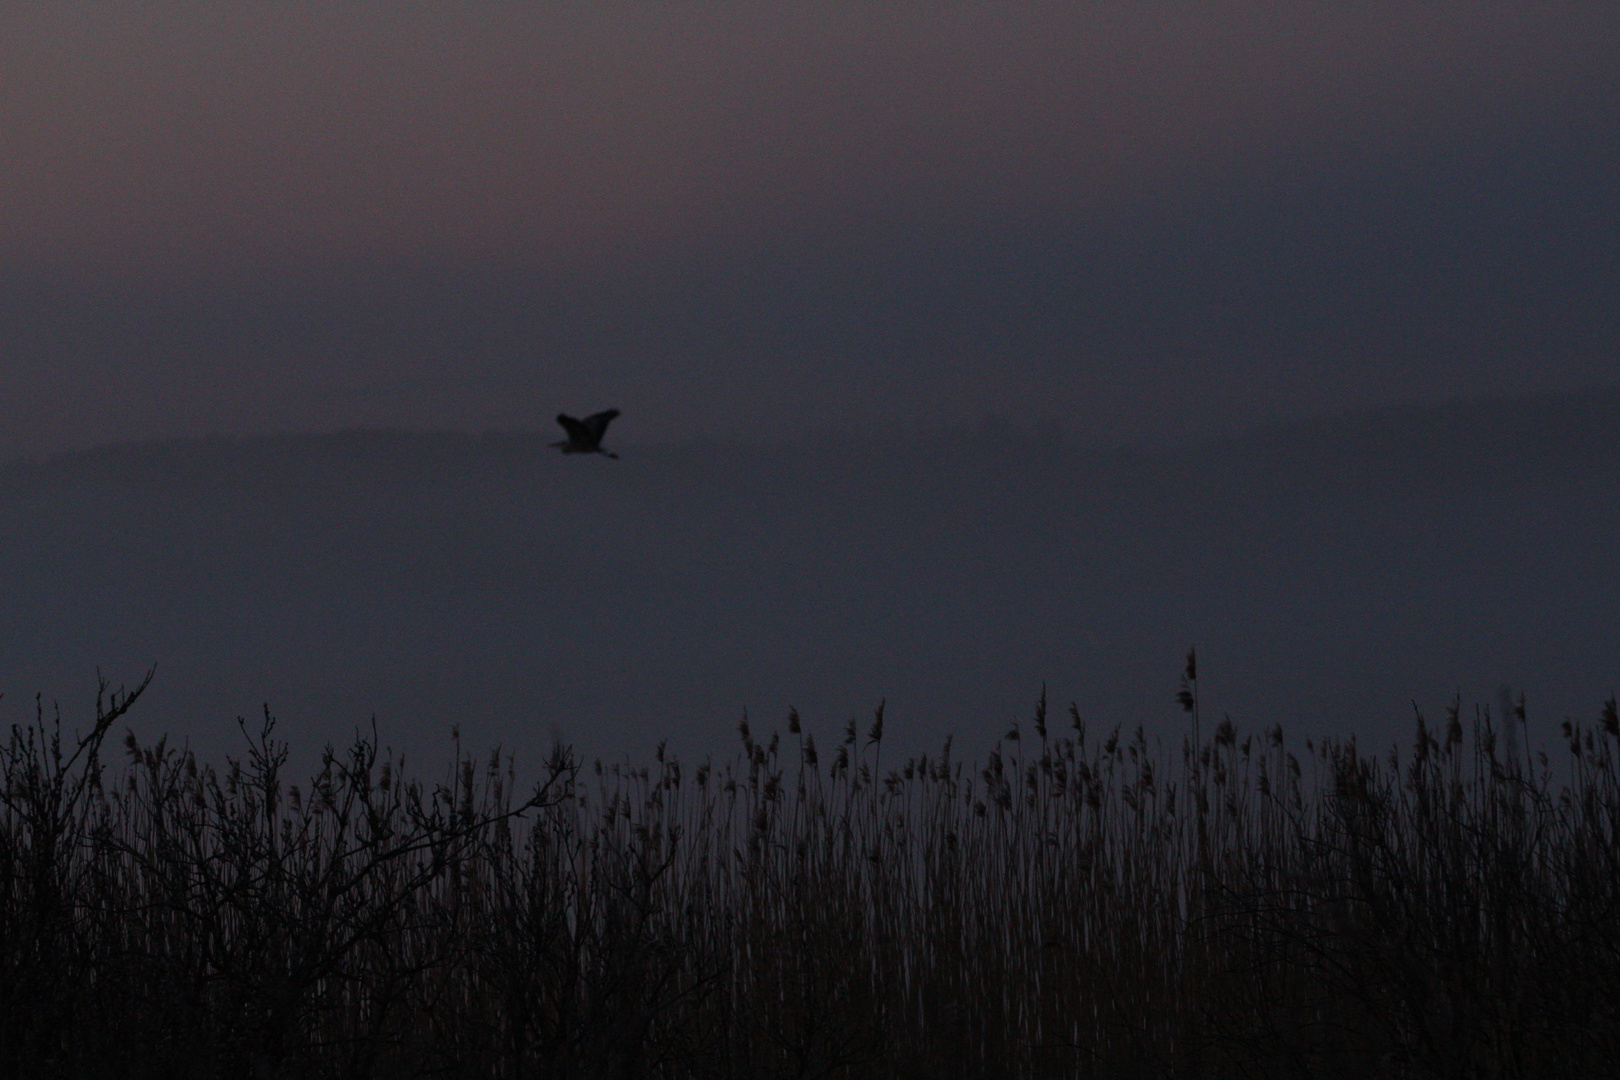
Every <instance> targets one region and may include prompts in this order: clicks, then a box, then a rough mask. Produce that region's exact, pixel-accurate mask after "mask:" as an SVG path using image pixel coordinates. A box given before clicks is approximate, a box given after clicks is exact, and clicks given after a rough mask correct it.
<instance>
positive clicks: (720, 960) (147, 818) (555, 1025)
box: [0, 654, 1620, 1078]
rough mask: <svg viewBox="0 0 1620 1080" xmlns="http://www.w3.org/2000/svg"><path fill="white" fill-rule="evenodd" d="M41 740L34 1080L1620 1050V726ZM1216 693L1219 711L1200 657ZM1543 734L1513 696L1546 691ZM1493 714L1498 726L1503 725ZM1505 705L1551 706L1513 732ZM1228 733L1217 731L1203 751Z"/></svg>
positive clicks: (24, 863) (1227, 1066)
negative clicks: (1294, 747)
mask: <svg viewBox="0 0 1620 1080" xmlns="http://www.w3.org/2000/svg"><path fill="white" fill-rule="evenodd" d="M145 685H146V684H145V683H144V682H143V683H142V684H141V685H140V686H139V687H137V688H136V689H135V690H133V691H131V692H129V693H127V694H126V693H123V692H119V693H115V694H111V695H108V694H107V692H106V690H107V688H106V687H105V686H103V687H102V691H103V694H102V700H101V701H100V702H99V703H98V706H97V712H96V718H95V720H94V723H93V724H92V726H91V730H90V733H89V734H88V735H86V736H83V737H78V738H69V739H65V738H64V736H63V734H62V729H61V722H60V719H59V718H55V719H53V720H52V721H51V722H47V721H46V720H45V717H44V710H43V709H40V710H39V712H38V719H37V721H36V723H35V725H34V726H33V727H31V728H15V729H13V731H12V733H11V738H10V741H9V742H8V743H7V744H6V746H5V750H4V757H3V762H0V764H3V767H4V777H3V779H4V786H3V789H0V976H3V977H4V982H3V983H0V994H3V995H4V998H3V1000H0V1005H4V1012H3V1014H0V1074H3V1075H5V1076H13V1077H33V1076H69V1075H83V1076H106V1075H158V1074H161V1075H165V1076H169V1075H173V1076H219V1075H233V1076H235V1075H243V1076H253V1075H258V1076H332V1077H370V1076H415V1075H477V1076H494V1077H589V1078H596V1077H639V1076H657V1077H715V1078H721V1077H856V1076H862V1077H864V1076H895V1077H906V1076H930V1077H933V1076H941V1077H977V1076H986V1077H988V1076H1004V1075H1042V1076H1046V1075H1051V1076H1097V1077H1121V1076H1186V1075H1197V1076H1215V1075H1223V1076H1224V1075H1241V1076H1255V1077H1271V1076H1276V1077H1284V1076H1287V1077H1296V1076H1320V1077H1338V1076H1365V1075H1381V1076H1498V1075H1500V1076H1542V1075H1573V1074H1587V1075H1591V1074H1595V1073H1597V1072H1599V1071H1601V1069H1602V1067H1603V1064H1604V1063H1605V1062H1612V1061H1613V1060H1616V1059H1617V1057H1620V1017H1617V1009H1616V1005H1615V1002H1617V1001H1620V777H1617V770H1616V755H1617V752H1620V719H1617V711H1616V707H1615V705H1614V702H1613V701H1610V702H1608V703H1606V705H1605V707H1604V709H1603V711H1602V714H1601V717H1600V719H1599V721H1598V723H1596V724H1595V725H1580V724H1574V723H1571V724H1569V725H1567V726H1566V729H1565V731H1564V745H1565V747H1566V749H1567V755H1566V756H1567V759H1568V760H1567V767H1566V764H1563V763H1561V764H1559V765H1558V766H1557V767H1554V766H1553V765H1552V764H1551V763H1549V762H1548V761H1547V759H1546V757H1545V756H1542V757H1540V758H1539V759H1538V760H1539V765H1538V766H1537V767H1535V768H1534V770H1533V771H1532V767H1531V762H1532V760H1537V759H1530V758H1522V757H1521V756H1520V755H1518V754H1514V755H1512V756H1511V757H1502V756H1499V755H1498V754H1497V749H1496V731H1495V726H1494V722H1493V718H1492V717H1491V716H1490V715H1489V714H1488V713H1484V712H1480V713H1477V714H1476V716H1475V717H1474V719H1473V721H1472V723H1471V724H1467V723H1465V722H1464V719H1463V716H1462V710H1461V706H1460V703H1455V702H1454V703H1453V705H1452V707H1451V708H1450V709H1449V710H1448V713H1447V716H1446V718H1445V721H1444V723H1443V725H1442V726H1441V727H1440V728H1439V729H1438V730H1432V729H1431V727H1430V725H1429V724H1428V723H1427V722H1426V720H1425V719H1424V718H1423V717H1421V716H1419V717H1418V718H1417V719H1416V724H1415V737H1414V741H1413V744H1412V746H1411V748H1410V750H1409V751H1407V752H1406V753H1405V754H1404V755H1403V754H1400V753H1397V752H1395V751H1391V752H1390V753H1389V754H1388V755H1387V756H1386V757H1384V758H1377V757H1373V756H1369V755H1365V754H1363V753H1362V752H1361V751H1360V750H1359V749H1358V748H1357V746H1356V744H1355V742H1354V741H1353V740H1348V741H1345V742H1343V743H1335V742H1329V743H1325V744H1323V745H1321V746H1314V745H1310V744H1308V745H1307V749H1306V758H1305V761H1306V765H1307V766H1308V767H1305V766H1302V764H1301V760H1300V759H1299V758H1298V757H1296V755H1295V754H1294V753H1291V752H1290V751H1289V749H1288V747H1287V745H1286V740H1285V739H1284V736H1283V732H1282V730H1281V729H1280V728H1276V727H1274V728H1271V729H1270V730H1268V731H1265V732H1262V733H1259V734H1254V735H1246V736H1241V737H1240V733H1239V732H1238V730H1237V728H1236V726H1235V725H1234V724H1233V723H1232V722H1231V721H1230V719H1223V720H1222V721H1221V722H1220V723H1219V724H1216V725H1215V726H1214V730H1213V732H1212V734H1211V735H1210V737H1209V738H1208V740H1207V741H1204V740H1202V738H1201V737H1200V736H1201V731H1200V727H1194V728H1193V730H1192V732H1191V733H1189V736H1188V738H1187V739H1185V740H1184V741H1183V743H1182V744H1181V745H1180V746H1179V747H1178V748H1175V750H1174V751H1172V752H1166V751H1165V750H1164V749H1162V748H1161V747H1159V746H1158V745H1157V744H1154V743H1150V741H1149V740H1148V738H1147V737H1146V735H1145V733H1144V732H1143V731H1142V730H1141V729H1137V730H1136V731H1134V732H1125V733H1121V732H1120V731H1119V730H1117V729H1116V730H1114V731H1112V732H1111V733H1109V734H1108V735H1107V737H1106V738H1103V739H1101V740H1099V739H1096V738H1094V737H1091V735H1090V733H1089V732H1088V730H1087V725H1086V723H1085V722H1084V721H1083V720H1082V718H1081V717H1080V715H1079V712H1078V710H1077V709H1075V708H1074V707H1072V706H1071V707H1070V710H1069V716H1070V733H1069V734H1059V733H1058V732H1056V731H1054V730H1053V729H1052V728H1051V727H1049V725H1048V713H1047V703H1046V700H1045V694H1044V692H1043V694H1042V697H1041V700H1040V702H1039V703H1038V705H1037V707H1036V711H1035V715H1034V718H1033V723H1032V724H1031V727H1030V729H1029V731H1028V732H1025V731H1022V730H1021V729H1020V728H1019V727H1018V726H1014V727H1013V728H1012V729H1011V730H1010V731H1009V732H1008V735H1007V737H1006V738H1004V739H1003V740H1002V741H1001V742H1000V743H998V744H997V745H996V746H995V747H994V748H993V749H992V750H990V751H989V753H988V754H987V755H986V757H985V758H984V760H983V761H982V762H980V763H978V764H976V765H972V766H970V765H969V764H968V763H965V762H963V761H961V760H959V759H957V758H956V757H954V756H953V754H952V749H951V744H950V743H949V741H947V743H946V744H945V746H944V748H943V751H942V753H941V754H940V755H939V756H938V757H928V756H923V757H919V758H915V759H912V760H909V761H906V762H904V763H903V764H901V765H899V766H897V767H893V768H890V769H888V770H883V769H882V768H881V759H880V758H879V756H878V755H879V753H880V751H881V740H882V734H883V726H884V717H883V712H882V709H881V707H880V708H879V710H878V712H877V713H876V715H875V716H874V717H873V720H872V724H871V726H870V729H869V730H868V732H867V738H866V739H865V741H864V742H862V740H861V739H860V738H859V736H858V734H857V726H856V724H855V723H854V722H853V721H852V722H851V723H850V725H849V726H848V728H847V729H846V731H845V733H844V738H843V740H842V742H841V743H840V744H839V745H838V746H837V747H836V748H835V752H834V753H833V754H832V755H830V757H829V758H828V759H827V760H826V761H825V762H824V761H823V758H822V756H821V755H820V754H819V753H818V751H817V749H816V746H815V743H814V740H813V739H811V738H810V736H809V735H808V734H807V733H806V732H804V731H803V727H802V724H801V723H800V722H799V719H798V717H797V714H792V715H790V717H789V720H788V725H787V727H788V735H789V739H788V741H787V742H786V743H784V742H783V740H782V739H781V738H780V737H779V736H777V735H775V734H772V735H770V736H769V737H768V738H764V740H763V741H759V740H757V739H756V738H755V735H754V731H753V730H752V728H751V727H750V726H749V725H748V723H747V722H746V721H744V723H743V724H742V725H741V726H740V730H739V735H740V750H739V753H738V754H737V756H735V757H734V758H733V759H732V760H730V761H721V762H715V761H704V762H702V763H700V764H698V765H697V766H696V767H695V768H688V767H685V766H683V764H682V763H681V762H680V761H679V760H677V759H675V758H674V757H672V756H669V755H667V754H666V753H665V750H664V748H663V747H662V746H660V747H659V749H658V751H657V753H656V754H655V755H654V759H655V760H654V764H653V765H652V766H647V767H641V766H637V765H634V764H631V763H620V764H616V765H614V764H607V765H604V764H602V763H600V762H598V763H596V764H595V765H594V766H593V768H592V769H591V770H589V772H585V771H582V769H581V768H580V766H579V764H578V763H577V762H576V761H575V760H574V759H573V757H572V755H571V754H570V753H569V752H568V751H567V750H566V749H565V748H562V747H558V748H556V749H555V750H554V752H553V753H552V755H551V757H550V759H549V760H548V762H547V763H546V764H545V767H544V769H543V770H542V778H541V779H540V780H539V781H538V783H537V784H536V785H535V788H534V789H533V791H532V792H530V793H529V794H528V795H527V796H526V797H523V798H521V800H520V799H519V797H518V796H517V795H516V794H515V792H514V788H515V778H514V768H513V764H512V762H511V761H510V759H509V758H503V757H502V756H501V755H500V754H495V755H493V756H492V757H491V758H490V759H489V760H488V761H487V762H485V763H483V764H482V765H480V764H479V763H478V762H475V761H473V760H472V759H470V758H468V757H465V756H463V754H462V753H461V750H460V744H459V740H458V741H457V743H456V747H455V761H454V762H453V764H452V768H451V770H450V772H449V774H448V775H447V776H446V778H445V779H444V781H443V782H441V783H439V784H436V785H431V786H429V785H425V784H423V783H422V782H420V781H418V780H415V779H412V778H409V777H406V776H404V775H402V774H401V771H400V767H399V763H398V762H397V761H396V760H394V759H393V758H392V757H391V756H390V755H388V754H386V753H383V752H382V751H381V750H380V749H379V743H378V739H377V736H376V733H375V731H374V730H373V731H371V732H363V733H360V734H358V735H357V736H356V738H355V741H354V743H353V745H352V746H351V747H350V748H349V749H348V750H347V751H346V752H343V753H338V752H336V751H335V750H333V749H331V748H328V750H327V751H326V752H325V753H324V754H323V756H322V759H321V764H320V767H319V769H318V770H317V771H316V773H315V775H314V776H313V777H312V778H311V779H310V780H309V781H308V782H307V783H306V784H304V785H303V786H297V785H293V784H290V783H288V781H287V778H286V776H285V767H286V762H287V760H288V750H287V747H286V746H285V745H284V744H282V743H280V742H278V741H277V740H276V739H275V738H274V723H273V721H272V720H271V718H270V717H269V714H268V713H266V715H265V717H264V719H263V722H262V723H261V724H259V725H256V726H255V727H253V728H251V729H250V728H249V727H247V725H245V724H244V725H243V736H244V740H245V746H246V750H245V753H244V755H243V756H242V757H241V758H227V759H226V760H225V761H224V763H223V765H222V766H221V767H219V768H218V769H216V768H215V767H213V766H211V765H208V764H206V763H199V762H198V761H196V760H195V758H194V757H193V755H191V754H190V753H189V752H185V751H182V750H177V749H175V748H172V747H169V746H168V745H167V744H166V742H164V741H163V740H159V741H157V742H156V743H155V744H152V745H146V746H143V745H141V744H140V743H139V742H137V740H135V738H134V737H133V736H130V737H129V738H128V739H126V741H125V748H126V761H125V764H124V766H123V769H122V771H121V772H120V773H118V774H117V776H116V780H114V781H108V780H107V779H106V778H107V773H108V771H107V770H106V768H105V767H104V765H103V763H102V762H101V760H100V756H99V754H100V748H101V746H102V744H103V742H104V740H105V737H106V735H107V734H108V732H109V730H110V728H111V727H112V725H113V724H115V723H116V722H117V720H118V719H119V718H121V717H122V716H123V715H124V714H125V713H126V712H127V711H128V709H129V708H130V706H131V705H132V704H133V703H134V701H135V699H136V698H137V697H138V696H139V695H140V693H141V690H142V689H144V687H145ZM1182 691H1183V692H1182V694H1181V695H1180V697H1181V702H1182V705H1183V706H1184V707H1185V708H1186V709H1187V711H1188V712H1189V714H1191V715H1192V716H1193V717H1194V718H1196V717H1197V714H1198V708H1199V702H1198V686H1197V671H1196V667H1195V660H1194V659H1193V657H1192V655H1191V654H1189V656H1188V662H1187V668H1186V672H1185V675H1184V679H1183V683H1182ZM1520 708H1522V705H1521V706H1520ZM1500 719H1501V718H1497V720H1500ZM1509 722H1519V723H1522V717H1514V718H1510V719H1509ZM1200 726H1201V725H1200Z"/></svg>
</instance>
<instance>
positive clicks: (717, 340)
mask: <svg viewBox="0 0 1620 1080" xmlns="http://www.w3.org/2000/svg"><path fill="white" fill-rule="evenodd" d="M0 58H3V60H0V454H4V455H8V456H11V455H19V454H21V455H29V454H38V453H43V452H50V451H55V450H60V449H65V448H71V447H78V446H84V445H88V444H93V443H100V442H106V441H112V440H123V439H142V438H150V437H153V436H164V435H176V434H200V433H247V432H261V431H267V430H295V431H296V430H328V429H333V428H340V427H347V426H355V425H369V426H376V425H402V426H411V427H462V428H468V427H470V428H483V427H535V426H543V425H549V424H550V419H549V418H550V416H551V415H552V414H553V413H554V412H555V411H556V410H557V409H558V408H569V409H578V410H588V409H593V408H597V407H601V406H606V405H610V404H611V405H617V406H619V407H620V408H622V409H624V410H625V419H624V420H623V421H622V422H621V424H622V431H621V432H619V433H618V434H620V437H621V438H622V439H625V440H635V439H679V438H682V437H685V436H688V435H709V436H712V435H717V434H722V433H726V432H730V433H735V434H738V435H741V436H743V437H751V438H757V437H769V436H772V435H774V434H777V433H783V432H785V433H787V434H790V435H791V434H798V433H802V432H805V431H812V432H813V431H815V430H816V429H818V428H822V427H826V426H832V427H839V426H850V425H855V426H860V425H867V426H872V425H880V424H884V423H891V422H895V420H896V418H899V422H901V423H905V424H919V425H924V426H926V425H930V424H940V423H952V422H958V421H961V420H964V419H968V420H971V419H975V418H978V417H981V416H984V415H986V414H1000V415H1005V416H1028V417H1029V418H1030V419H1032V420H1034V421H1037V422H1038V421H1043V420H1048V419H1052V418H1056V419H1059V420H1060V421H1061V422H1062V423H1063V424H1064V426H1065V429H1066V430H1068V431H1070V432H1072V433H1073V434H1074V435H1075V436H1076V437H1080V438H1099V439H1103V440H1105V441H1110V440H1121V439H1128V438H1158V437H1162V436H1165V435H1169V434H1176V433H1188V432H1191V433H1196V432H1198V431H1202V430H1207V429H1210V428H1219V427H1222V426H1228V425H1232V424H1237V423H1241V422H1246V421H1250V420H1254V419H1258V418H1260V417H1263V416H1266V415H1270V414H1290V413H1298V412H1306V411H1316V410H1323V409H1332V408H1336V407H1339V406H1343V405H1351V404H1362V403H1372V402H1382V401H1394V400H1403V399H1414V398H1436V397H1448V396H1453V395H1470V394H1482V393H1512V392H1523V391H1545V390H1556V389H1568V388H1575V387H1581V386H1588V385H1593V384H1603V383H1613V382H1615V381H1616V374H1615V373H1616V372H1620V314H1617V312H1620V303H1617V297H1620V256H1617V250H1620V241H1617V239H1616V237H1617V236H1620V228H1617V224H1620V9H1617V8H1616V7H1615V6H1614V4H1613V3H1612V2H1605V3H1590V4H1549V3H1536V4H1513V5H1497V4H1485V3H1467V4H1447V3H1432V4H1421V5H1419V4H1411V5H1406V4H1403V5H1387V4H1386V5H1342V4H1327V3H1297V4H1284V5H1277V4H1259V3H1218V4H1197V5H1193V4H1180V3H1167V2H1162V0H1155V2H1151V3H1149V2H1132V0H1112V2H1109V3H1104V4H1083V3H1064V4H1031V5H1009V4H1004V3H999V4H955V3H937V4H897V3H887V2H885V3H861V4H855V3H848V4H823V3H808V4H758V3H740V2H739V3H720V2H712V0H704V2H700V0H693V2H685V3H674V2H643V3H618V2H598V3H588V4H587V3H545V4H539V3H535V4H522V5H485V4H477V3H467V2H465V0H458V2H456V3H417V4H410V5H397V6H396V5H390V6H388V7H387V8H386V9H383V8H378V7H376V6H374V5H359V4H348V3H308V4H277V5H264V4H245V3H239V2H233V0H214V2H211V3H206V4H204V3H179V2H176V3H166V4H162V5H149V4H139V5H137V4H105V3H76V2H59V3H54V4H51V5H48V6H46V5H41V6H33V7H30V8H28V9H23V8H21V7H20V6H17V5H7V7H6V9H5V10H4V12H0Z"/></svg>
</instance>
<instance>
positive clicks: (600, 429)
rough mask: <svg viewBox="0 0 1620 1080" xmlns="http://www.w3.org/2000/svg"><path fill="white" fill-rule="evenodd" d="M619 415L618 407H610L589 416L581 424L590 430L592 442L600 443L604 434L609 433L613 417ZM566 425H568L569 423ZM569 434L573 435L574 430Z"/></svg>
mask: <svg viewBox="0 0 1620 1080" xmlns="http://www.w3.org/2000/svg"><path fill="white" fill-rule="evenodd" d="M618 415H619V410H618V409H608V410H606V411H605V412H599V413H597V414H595V415H594V416H587V417H586V418H585V419H584V421H583V422H582V425H581V426H583V427H584V428H585V430H586V431H588V432H590V434H591V442H593V443H599V442H601V441H602V436H603V435H605V434H606V433H607V426H608V425H609V424H611V423H612V422H613V418H614V417H615V416H618ZM564 426H565V427H566V426H567V425H564ZM569 434H570V435H572V434H573V432H572V431H570V432H569Z"/></svg>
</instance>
